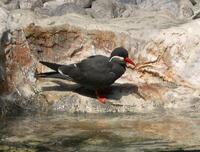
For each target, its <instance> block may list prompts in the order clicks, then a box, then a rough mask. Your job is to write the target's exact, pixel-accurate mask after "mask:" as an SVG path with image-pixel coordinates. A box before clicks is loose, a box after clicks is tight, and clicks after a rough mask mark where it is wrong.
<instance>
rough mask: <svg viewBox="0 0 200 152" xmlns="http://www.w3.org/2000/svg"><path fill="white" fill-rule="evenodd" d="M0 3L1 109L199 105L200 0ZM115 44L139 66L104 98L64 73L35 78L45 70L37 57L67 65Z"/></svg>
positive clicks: (116, 109) (135, 109)
mask: <svg viewBox="0 0 200 152" xmlns="http://www.w3.org/2000/svg"><path fill="white" fill-rule="evenodd" d="M0 6H1V7H0V13H1V14H2V15H1V16H0V24H1V26H0V36H1V44H0V47H1V49H0V83H1V85H0V93H1V98H0V100H1V102H0V109H1V111H2V112H5V111H12V112H13V111H14V109H18V108H19V109H21V108H22V109H25V110H29V111H30V110H36V111H41V110H42V111H47V110H58V111H67V112H88V113H98V112H146V111H151V110H154V109H158V110H168V109H176V110H185V109H187V110H188V109H189V110H199V108H200V76H199V75H200V66H199V65H200V49H199V48H200V29H199V25H200V20H199V19H198V11H199V10H200V4H199V2H198V1H195V0H180V1H177V0H167V1H166V0H126V1H122V0H112V1H107V0H102V1H101V0H82V1H79V0H52V1H48V0H30V1H26V0H20V1H19V0H11V1H10V0H3V1H2V2H0ZM118 46H123V47H125V48H126V49H128V51H129V54H130V56H131V58H132V59H134V61H135V62H136V63H137V65H138V66H137V68H136V69H131V67H130V68H128V69H127V71H126V73H125V74H124V75H123V76H122V77H121V78H120V79H119V80H117V81H116V83H115V84H114V85H113V86H111V89H110V90H109V91H108V92H109V93H108V94H107V98H108V102H107V104H101V103H99V102H98V101H97V99H96V98H95V96H94V93H93V92H90V91H88V90H85V89H83V88H79V87H78V86H77V85H76V84H73V83H72V82H69V81H67V80H59V79H36V78H35V73H37V72H46V71H48V70H49V69H48V68H46V67H44V66H42V65H41V64H40V63H39V60H45V61H51V62H57V63H63V64H69V63H74V62H77V61H80V60H82V59H83V58H86V57H88V56H90V55H93V54H103V55H107V56H109V54H110V52H111V51H112V50H113V49H114V48H115V47H118ZM13 105H14V106H13ZM13 107H14V108H13ZM16 107H18V108H16Z"/></svg>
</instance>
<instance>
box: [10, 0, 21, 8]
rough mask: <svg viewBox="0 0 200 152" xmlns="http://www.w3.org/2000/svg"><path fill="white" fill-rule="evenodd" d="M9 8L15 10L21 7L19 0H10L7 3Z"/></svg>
mask: <svg viewBox="0 0 200 152" xmlns="http://www.w3.org/2000/svg"><path fill="white" fill-rule="evenodd" d="M7 8H8V9H9V10H15V9H19V8H20V6H19V0H11V1H9V3H8V4H7Z"/></svg>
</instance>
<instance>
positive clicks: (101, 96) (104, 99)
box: [96, 91, 106, 104]
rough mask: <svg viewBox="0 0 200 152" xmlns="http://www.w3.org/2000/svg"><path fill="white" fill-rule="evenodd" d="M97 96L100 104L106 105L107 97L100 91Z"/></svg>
mask: <svg viewBox="0 0 200 152" xmlns="http://www.w3.org/2000/svg"><path fill="white" fill-rule="evenodd" d="M96 95H97V97H98V100H99V102H101V103H103V104H105V103H106V97H105V96H104V95H101V94H100V93H99V92H98V91H96Z"/></svg>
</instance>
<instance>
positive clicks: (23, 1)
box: [19, 0, 43, 10]
mask: <svg viewBox="0 0 200 152" xmlns="http://www.w3.org/2000/svg"><path fill="white" fill-rule="evenodd" d="M42 6H43V3H42V0H20V1H19V7H20V9H32V10H34V9H35V8H36V7H42Z"/></svg>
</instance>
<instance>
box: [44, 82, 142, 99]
mask: <svg viewBox="0 0 200 152" xmlns="http://www.w3.org/2000/svg"><path fill="white" fill-rule="evenodd" d="M52 82H54V83H55V84H57V85H56V86H51V87H42V90H43V91H71V92H75V93H78V94H80V95H83V96H87V97H91V98H96V95H95V92H94V91H93V90H88V89H86V88H84V87H82V86H80V85H79V84H67V83H64V82H61V81H52ZM102 94H104V95H105V96H106V98H107V99H114V100H119V99H121V98H122V97H123V96H128V95H130V94H133V95H136V96H137V97H138V98H143V99H144V97H143V96H142V95H141V94H140V93H139V91H138V86H137V85H134V84H130V83H124V84H119V83H115V84H113V85H112V86H110V87H109V88H107V89H106V90H104V91H102Z"/></svg>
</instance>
